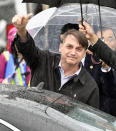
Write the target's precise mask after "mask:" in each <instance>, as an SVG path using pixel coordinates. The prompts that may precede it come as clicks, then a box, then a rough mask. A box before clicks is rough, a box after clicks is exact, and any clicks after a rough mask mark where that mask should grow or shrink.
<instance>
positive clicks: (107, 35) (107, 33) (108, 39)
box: [97, 27, 116, 51]
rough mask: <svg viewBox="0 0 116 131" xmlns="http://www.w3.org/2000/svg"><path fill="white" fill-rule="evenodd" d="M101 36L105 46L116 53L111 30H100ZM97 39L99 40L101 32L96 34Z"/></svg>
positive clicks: (114, 39) (114, 37) (113, 35)
mask: <svg viewBox="0 0 116 131" xmlns="http://www.w3.org/2000/svg"><path fill="white" fill-rule="evenodd" d="M102 35H103V39H104V42H105V44H107V45H108V46H109V47H110V48H111V49H112V50H114V51H116V36H115V33H114V32H113V30H112V29H110V28H105V27H103V28H102ZM97 36H98V38H101V32H100V31H98V32H97Z"/></svg>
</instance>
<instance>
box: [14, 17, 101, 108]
mask: <svg viewBox="0 0 116 131" xmlns="http://www.w3.org/2000/svg"><path fill="white" fill-rule="evenodd" d="M29 18H30V15H28V16H26V17H24V16H21V15H16V16H14V18H13V20H12V22H13V24H14V26H15V27H16V28H17V33H18V35H17V38H16V39H15V42H16V43H17V47H18V50H19V52H21V53H22V54H23V57H24V59H25V60H26V62H27V64H28V65H29V66H30V68H31V83H30V84H31V86H37V85H38V84H39V83H40V82H42V81H43V82H44V83H45V85H44V88H45V89H47V90H51V91H55V92H59V93H62V94H64V95H67V96H70V97H72V98H75V99H77V100H79V101H81V102H83V103H86V104H88V105H90V106H93V107H98V106H99V90H98V87H97V84H96V83H95V81H94V79H93V78H92V77H91V76H90V75H89V73H88V72H87V71H86V69H84V67H83V66H82V64H81V60H82V58H83V57H85V54H86V49H87V47H88V41H87V39H86V38H85V37H84V35H83V34H82V33H81V32H79V31H76V30H70V31H68V32H66V33H65V34H64V35H63V38H62V43H61V44H60V47H59V52H60V53H61V55H60V54H55V53H51V52H49V51H42V50H40V49H39V48H37V47H36V46H35V44H34V41H33V39H32V37H31V36H30V35H29V34H28V32H27V31H26V24H27V23H28V20H29Z"/></svg>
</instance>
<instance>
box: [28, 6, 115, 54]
mask: <svg viewBox="0 0 116 131" xmlns="http://www.w3.org/2000/svg"><path fill="white" fill-rule="evenodd" d="M50 10H51V12H52V13H51V14H52V15H51V16H50V18H49V19H48V18H47V20H48V21H47V22H46V25H43V26H42V24H40V23H39V24H37V21H39V20H42V19H43V18H42V17H36V16H34V17H33V18H32V20H30V21H29V23H28V25H27V27H28V30H29V32H30V33H31V32H33V30H35V28H36V32H34V34H33V33H31V35H32V36H33V38H34V40H35V43H36V45H37V46H39V47H40V48H42V49H49V50H51V51H55V52H57V51H58V47H59V43H60V41H59V35H60V30H61V28H62V26H63V25H64V24H66V23H78V22H77V19H78V18H80V17H81V14H80V5H79V4H76V3H75V4H67V5H64V6H61V7H59V8H50V9H48V11H50ZM98 10H99V9H98V6H96V5H93V4H83V17H84V19H85V20H86V21H87V22H88V23H89V24H91V25H92V26H93V27H94V29H95V32H97V31H98V30H99V29H100V20H99V11H98ZM46 13H47V12H46ZM44 14H45V13H44ZM47 14H50V12H49V13H47ZM38 16H39V15H38ZM41 16H42V12H41ZM101 18H102V19H101V22H102V26H103V27H106V28H110V29H113V30H114V31H115V30H116V27H115V22H116V10H115V9H113V8H109V7H102V6H101ZM34 21H35V22H36V24H35V23H34ZM33 25H36V27H34V28H31V27H33Z"/></svg>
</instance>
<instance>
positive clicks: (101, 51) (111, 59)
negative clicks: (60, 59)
mask: <svg viewBox="0 0 116 131" xmlns="http://www.w3.org/2000/svg"><path fill="white" fill-rule="evenodd" d="M79 21H81V20H79ZM79 30H80V31H82V32H83V34H84V35H85V37H86V38H87V39H88V40H89V41H90V42H91V46H89V49H90V50H91V51H92V52H93V53H94V54H97V56H99V58H100V59H102V60H103V61H104V62H105V63H106V64H107V65H109V66H110V67H112V68H113V69H115V70H116V53H115V51H112V49H110V48H109V47H108V46H107V45H106V44H105V43H104V42H103V41H102V40H100V39H98V37H97V35H96V34H95V33H94V31H93V29H92V27H91V26H90V25H89V24H88V23H87V22H85V21H84V22H83V25H81V24H80V25H79Z"/></svg>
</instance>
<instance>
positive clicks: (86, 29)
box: [79, 20, 98, 45]
mask: <svg viewBox="0 0 116 131" xmlns="http://www.w3.org/2000/svg"><path fill="white" fill-rule="evenodd" d="M79 22H81V20H79ZM79 30H80V31H81V32H83V34H84V35H85V37H86V38H87V39H88V40H89V41H90V42H91V44H92V45H93V44H95V43H96V42H97V40H98V37H97V35H96V34H95V33H94V31H93V28H92V27H91V26H90V25H89V24H88V23H87V22H85V21H84V22H83V25H81V24H79Z"/></svg>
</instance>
